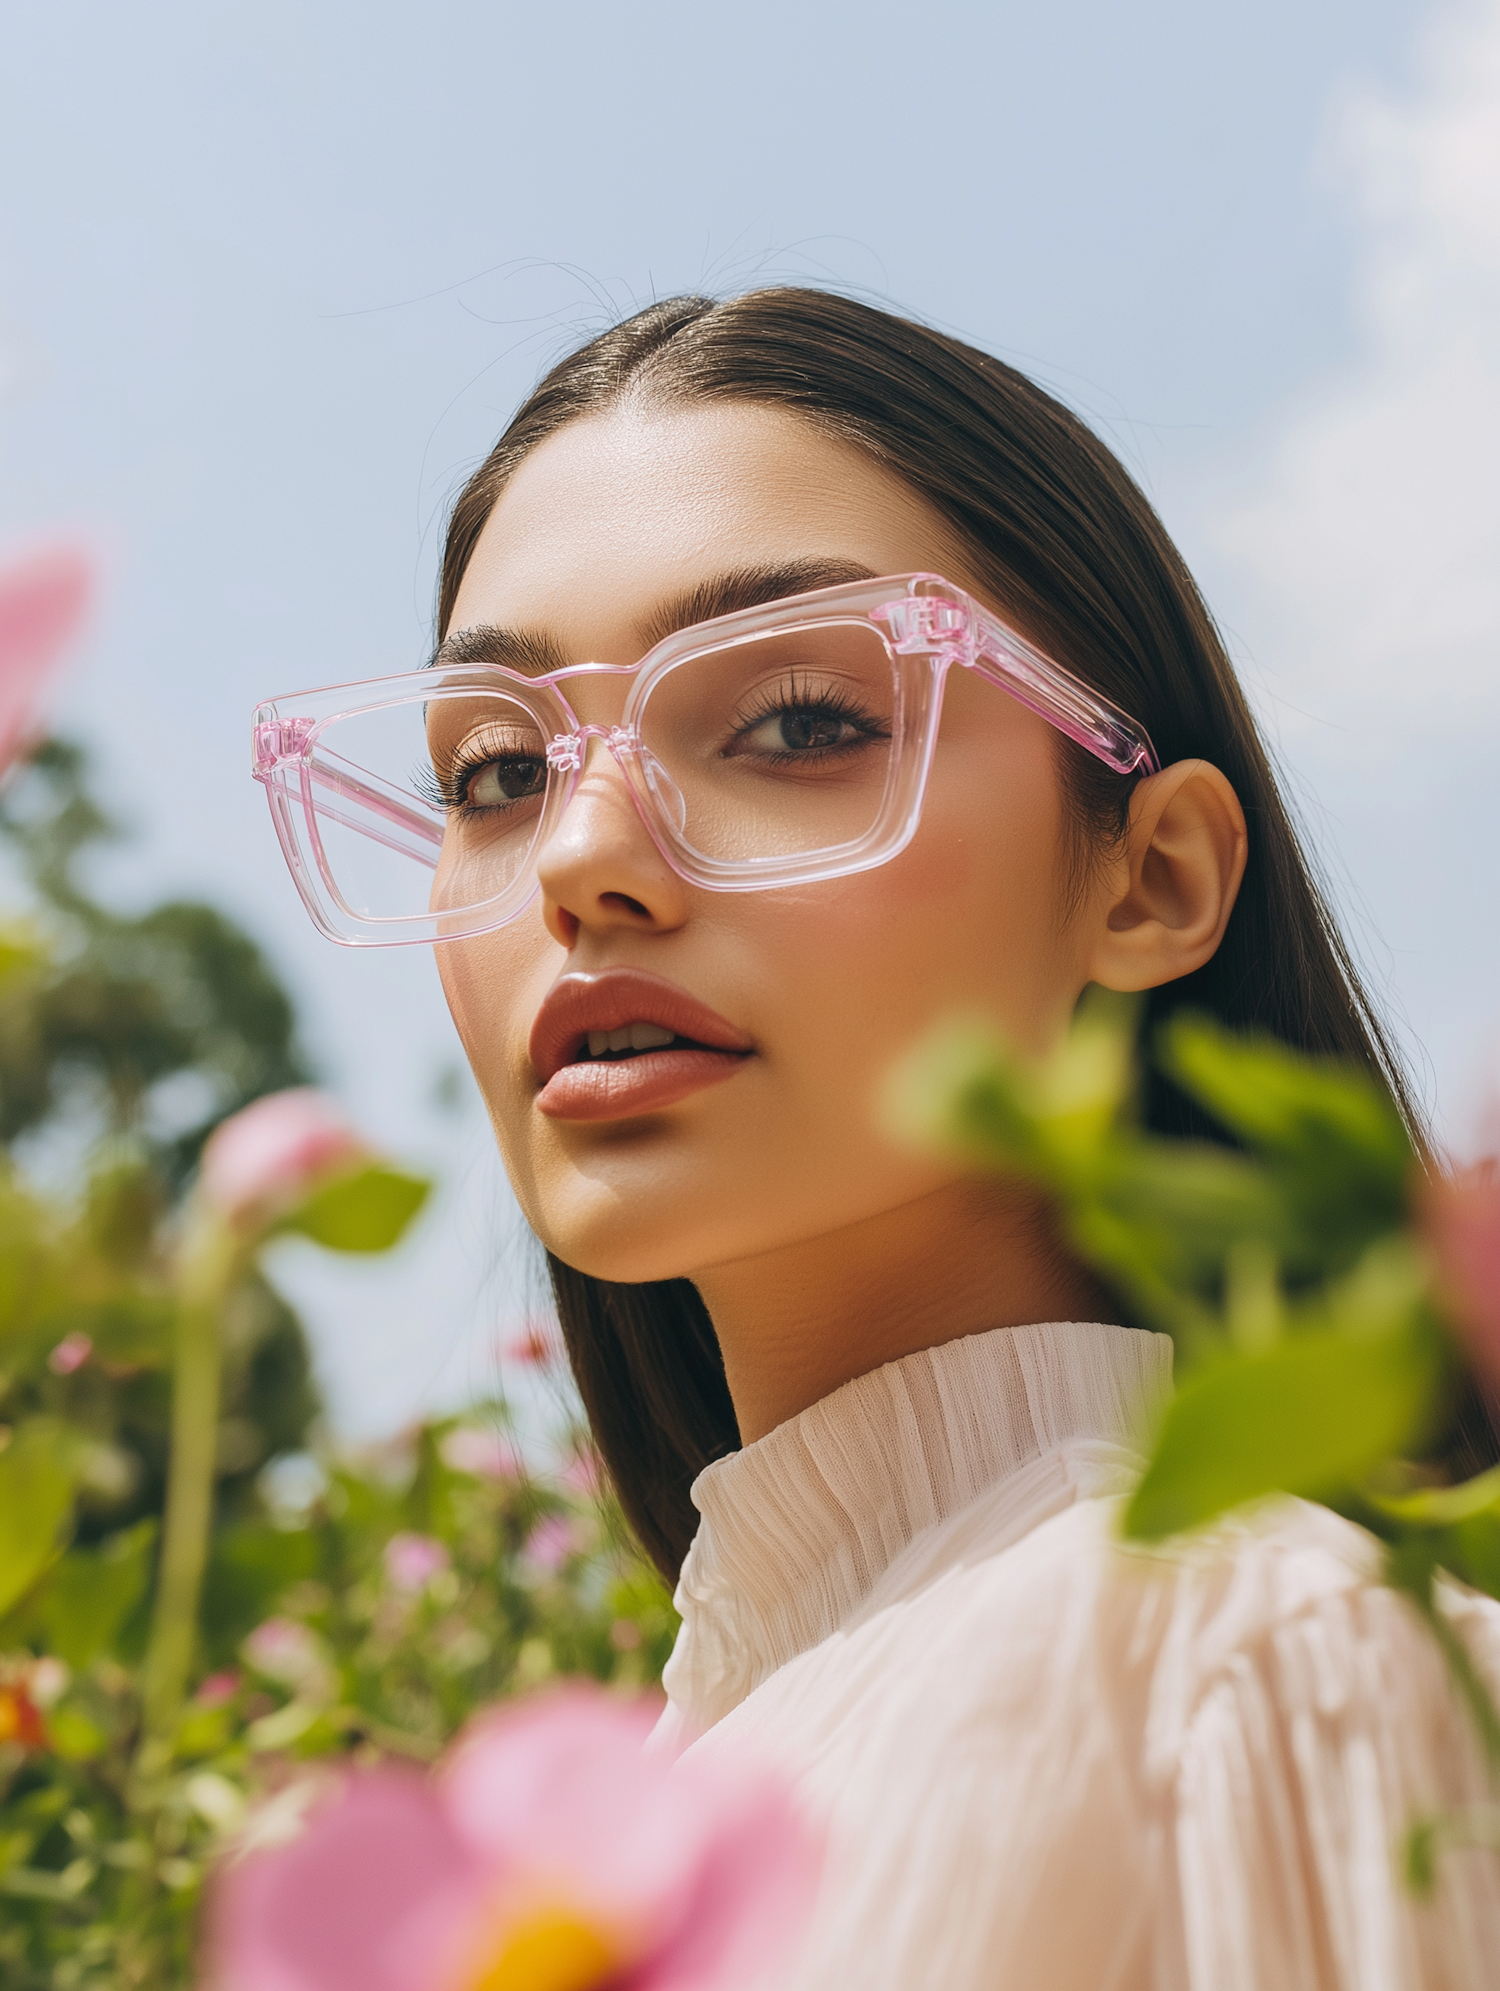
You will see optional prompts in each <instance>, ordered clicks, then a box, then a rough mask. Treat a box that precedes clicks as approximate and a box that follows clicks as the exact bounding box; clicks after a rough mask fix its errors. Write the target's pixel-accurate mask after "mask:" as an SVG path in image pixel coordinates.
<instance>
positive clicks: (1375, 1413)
mask: <svg viewBox="0 0 1500 1991" xmlns="http://www.w3.org/2000/svg"><path fill="white" fill-rule="evenodd" d="M1445 1373H1446V1364H1445V1359H1444V1355H1443V1352H1442V1348H1441V1344H1440V1343H1439V1342H1438V1341H1437V1340H1436V1338H1435V1337H1434V1336H1433V1335H1432V1334H1431V1333H1430V1332H1429V1331H1428V1330H1427V1329H1425V1328H1424V1327H1422V1326H1420V1325H1418V1324H1414V1323H1413V1324H1405V1325H1403V1326H1401V1327H1399V1328H1397V1329H1395V1330H1393V1331H1387V1332H1386V1333H1384V1334H1381V1335H1378V1336H1366V1337H1360V1338H1356V1337H1354V1336H1351V1335H1343V1334H1304V1335H1297V1336H1294V1337H1292V1338H1290V1339H1288V1340H1285V1341H1281V1342H1279V1343H1277V1345H1276V1346H1275V1347H1273V1348H1271V1349H1268V1350H1266V1351H1265V1352H1263V1353H1259V1354H1250V1355H1239V1354H1236V1355H1225V1356H1223V1357H1221V1358H1220V1359H1218V1360H1217V1361H1215V1362H1213V1363H1212V1364H1211V1365H1209V1366H1207V1367H1205V1368H1203V1369H1201V1370H1200V1371H1199V1372H1198V1373H1197V1374H1196V1375H1195V1376H1193V1377H1191V1378H1190V1379H1189V1380H1188V1381H1187V1382H1186V1383H1185V1384H1184V1385H1183V1387H1182V1389H1181V1391H1180V1392H1179V1394H1178V1395H1177V1396H1176V1397H1175V1398H1174V1399H1173V1401H1172V1403H1171V1405H1170V1406H1169V1407H1168V1410H1167V1414H1166V1416H1165V1417H1164V1419H1163V1420H1162V1424H1161V1429H1160V1433H1159V1436H1158V1439H1157V1444H1156V1450H1155V1453H1154V1455H1153V1457H1152V1460H1151V1463H1150V1465H1149V1466H1148V1467H1147V1469H1146V1473H1145V1476H1144V1478H1143V1479H1142V1480H1141V1483H1140V1485H1139V1486H1138V1487H1137V1488H1136V1491H1135V1495H1134V1498H1133V1499H1132V1500H1131V1502H1130V1506H1129V1508H1128V1509H1127V1511H1126V1516H1125V1533H1126V1534H1127V1536H1130V1537H1133V1538H1134V1539H1135V1540H1137V1541H1158V1540H1160V1539H1161V1538H1162V1537H1163V1536H1166V1535H1173V1534H1178V1533H1180V1532H1181V1531H1182V1530H1184V1529H1188V1528H1196V1527H1201V1526H1202V1525H1203V1524H1204V1523H1205V1522H1208V1521H1212V1520H1214V1519H1215V1518H1216V1517H1217V1516H1218V1515H1220V1514H1223V1513H1226V1512H1227V1511H1228V1510H1229V1509H1231V1508H1234V1507H1239V1506H1242V1505H1243V1504H1244V1503H1245V1502H1247V1501H1252V1500H1258V1499H1261V1498H1263V1497H1264V1496H1265V1495H1267V1494H1271V1493H1294V1494H1302V1495H1305V1496H1307V1497H1309V1498H1313V1499H1319V1498H1325V1497H1327V1496H1328V1495H1330V1494H1333V1493H1336V1492H1338V1491H1339V1490H1340V1489H1342V1488H1344V1487H1347V1486H1350V1485H1352V1484H1354V1483H1356V1482H1357V1481H1359V1480H1360V1479H1361V1478H1362V1477H1363V1476H1364V1475H1365V1474H1366V1473H1367V1472H1369V1471H1370V1470H1371V1469H1372V1468H1373V1467H1374V1466H1375V1465H1377V1464H1378V1463H1379V1462H1380V1461H1381V1460H1382V1459H1386V1458H1390V1457H1392V1456H1394V1455H1399V1454H1401V1453H1402V1452H1404V1451H1405V1450H1406V1449H1407V1448H1408V1447H1409V1446H1411V1445H1412V1444H1413V1443H1414V1442H1416V1441H1417V1440H1419V1439H1420V1438H1421V1437H1422V1436H1424V1435H1425V1433H1426V1432H1427V1430H1428V1429H1429V1428H1430V1426H1431V1423H1432V1419H1433V1412H1434V1408H1435V1405H1436V1401H1437V1397H1438V1393H1439V1390H1440V1388H1441V1385H1442V1382H1443V1379H1444V1376H1445Z"/></svg>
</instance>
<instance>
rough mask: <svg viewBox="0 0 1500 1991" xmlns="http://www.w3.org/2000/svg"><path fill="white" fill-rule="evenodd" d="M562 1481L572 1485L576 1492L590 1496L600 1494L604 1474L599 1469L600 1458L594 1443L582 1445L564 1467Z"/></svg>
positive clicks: (569, 1485) (564, 1483) (567, 1485)
mask: <svg viewBox="0 0 1500 1991" xmlns="http://www.w3.org/2000/svg"><path fill="white" fill-rule="evenodd" d="M562 1483H563V1485H564V1486H566V1487H571V1488H572V1490H573V1492H574V1493H586V1494H588V1495H589V1497H590V1498H593V1496H594V1495H596V1494H598V1493H599V1492H600V1491H601V1490H602V1488H603V1484H604V1475H603V1474H602V1473H601V1472H600V1470H599V1459H598V1455H597V1453H596V1452H595V1451H594V1448H593V1446H592V1445H588V1444H584V1445H580V1446H579V1448H578V1450H577V1451H576V1452H575V1453H574V1454H573V1456H572V1458H571V1459H569V1461H568V1463H567V1464H566V1465H565V1466H564V1467H563V1469H562Z"/></svg>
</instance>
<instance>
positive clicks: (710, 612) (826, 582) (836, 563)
mask: <svg viewBox="0 0 1500 1991" xmlns="http://www.w3.org/2000/svg"><path fill="white" fill-rule="evenodd" d="M874 578H875V570H874V569H873V568H872V567H866V566H863V565H861V563H860V562H859V561H858V560H841V559H834V558H826V559H824V558H808V559H802V560H783V561H774V562H768V563H764V564H761V565H758V566H745V567H732V568H730V569H729V570H728V571H727V572H725V573H722V574H716V575H714V576H713V578H712V579H711V580H707V581H700V582H699V583H698V584H697V586H696V587H692V588H686V589H684V590H683V591H682V592H681V593H679V594H675V595H670V596H668V597H667V599H666V600H664V601H662V602H659V603H658V604H657V606H656V607H655V608H654V609H652V611H651V612H650V614H649V615H648V616H646V617H645V619H644V620H643V621H641V622H640V623H638V624H637V634H638V636H639V639H640V645H641V655H642V656H645V655H646V654H647V652H649V651H651V650H654V649H655V648H656V645H657V644H658V643H660V642H661V641H662V639H663V638H664V637H667V636H670V635H672V634H673V633H674V632H675V631H677V630H679V629H691V628H693V627H694V625H695V624H697V623H699V622H712V621H713V620H714V619H715V618H716V617H718V616H721V615H734V614H736V613H738V612H739V611H740V610H741V609H747V608H760V607H763V606H764V604H765V603H767V602H772V601H783V600H784V599H785V598H786V597H787V596H788V595H801V594H810V593H811V592H812V591H813V590H814V589H815V588H836V587H841V586H845V585H847V584H848V583H849V582H851V581H870V580H873V579H874ZM598 661H601V662H603V661H606V660H605V659H599V660H598ZM450 664H501V665H503V666H504V667H505V668H506V669H508V670H513V671H520V672H523V673H524V674H525V675H526V676H528V677H543V676H546V675H547V674H548V673H549V672H552V671H562V670H566V669H567V668H568V664H569V659H568V658H567V657H566V656H564V654H563V652H562V650H561V648H560V646H559V645H558V643H557V642H556V641H555V639H554V638H553V637H551V636H549V635H548V634H547V633H546V631H545V630H540V629H506V628H503V627H501V626H500V625H499V624H496V623H489V622H481V623H476V624H474V626H473V627H471V628H468V629H457V630H455V631H454V632H453V634H452V635H451V636H449V637H447V638H446V639H445V640H444V641H443V642H442V643H440V644H439V645H438V647H437V649H436V650H435V651H434V652H433V654H432V657H431V659H430V661H429V663H428V665H427V668H428V669H429V670H432V669H435V668H441V667H442V666H444V665H450Z"/></svg>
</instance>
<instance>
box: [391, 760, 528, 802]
mask: <svg viewBox="0 0 1500 1991" xmlns="http://www.w3.org/2000/svg"><path fill="white" fill-rule="evenodd" d="M532 758H534V756H532V755H530V754H525V753H497V752H496V751H495V750H494V749H493V748H490V749H485V748H479V749H476V750H473V751H471V752H470V753H468V754H467V755H462V754H461V755H460V756H459V757H458V758H457V759H456V760H455V761H454V762H453V765H452V766H451V767H450V768H449V769H448V770H447V772H446V773H445V774H442V775H440V774H438V772H437V770H436V769H435V768H434V767H433V766H432V765H431V763H430V762H429V763H424V764H423V765H422V766H420V767H418V768H417V770H416V772H415V773H414V774H413V776H412V783H411V785H412V788H413V789H414V791H415V792H416V793H417V794H418V795H420V796H421V798H422V800H423V801H424V802H426V803H427V804H428V806H429V807H431V808H434V809H443V810H462V809H466V808H468V807H470V806H471V804H470V803H469V800H468V793H469V784H470V783H471V782H472V781H473V779H474V777H475V775H477V774H481V773H482V772H483V771H484V769H485V768H487V767H489V766H491V765H492V764H493V763H494V762H495V761H497V760H516V761H522V760H531V759H532ZM515 799H516V801H518V802H520V801H524V800H526V799H527V798H526V797H524V796H519V795H518V796H517V797H516V798H515ZM491 806H493V805H491Z"/></svg>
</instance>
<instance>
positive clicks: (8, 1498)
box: [0, 1417, 78, 1613]
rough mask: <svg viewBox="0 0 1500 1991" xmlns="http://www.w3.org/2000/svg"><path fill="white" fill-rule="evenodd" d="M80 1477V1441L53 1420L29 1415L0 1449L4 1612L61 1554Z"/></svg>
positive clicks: (0, 1572)
mask: <svg viewBox="0 0 1500 1991" xmlns="http://www.w3.org/2000/svg"><path fill="white" fill-rule="evenodd" d="M77 1480H78V1446H77V1441H76V1440H75V1439H74V1438H73V1436H72V1435H71V1433H70V1432H69V1431H68V1428H67V1426H66V1425H64V1424H60V1423H58V1422H57V1421H56V1420H55V1419H54V1418H50V1417H32V1418H29V1419H28V1420H27V1421H26V1422H25V1423H24V1424H21V1425H19V1426H18V1427H17V1429H16V1433H15V1436H14V1437H13V1438H12V1439H11V1441H10V1443H9V1445H7V1446H6V1448H5V1450H4V1451H3V1452H0V1613H3V1612H5V1611H8V1610H9V1609H10V1607H11V1605H12V1604H14V1603H15V1602H16V1600H17V1598H19V1597H22V1596H24V1595H25V1593H26V1592H27V1591H28V1590H29V1589H30V1588H31V1586H32V1584H33V1583H35V1581H36V1580H37V1578H38V1577H39V1576H40V1575H41V1573H42V1571H43V1570H44V1569H45V1568H46V1567H47V1564H48V1563H49V1562H50V1561H51V1560H52V1557H53V1556H54V1555H55V1554H56V1552H57V1547H58V1540H59V1537H60V1536H61V1534H62V1531H63V1528H64V1525H65V1524H66V1522H67V1520H68V1519H69V1516H70V1515H71V1513H72V1508H73V1490H74V1487H75V1486H76V1484H77Z"/></svg>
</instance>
